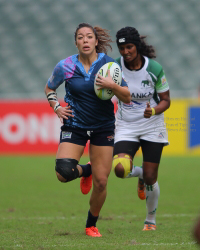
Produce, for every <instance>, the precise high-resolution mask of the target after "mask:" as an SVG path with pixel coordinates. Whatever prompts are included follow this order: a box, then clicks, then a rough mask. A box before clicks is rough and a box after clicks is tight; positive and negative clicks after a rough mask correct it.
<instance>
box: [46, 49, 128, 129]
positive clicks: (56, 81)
mask: <svg viewBox="0 0 200 250" xmlns="http://www.w3.org/2000/svg"><path fill="white" fill-rule="evenodd" d="M107 62H116V61H115V60H114V59H112V58H111V57H109V56H107V55H106V54H104V53H99V54H98V59H97V60H96V61H95V62H93V64H92V66H91V67H90V70H89V71H88V73H86V71H85V69H84V67H83V65H82V64H81V63H80V62H79V61H78V54H76V55H73V56H70V57H68V58H66V59H64V60H61V61H60V62H59V63H58V64H57V65H56V66H55V68H54V70H53V73H52V75H51V77H50V78H49V80H48V87H49V88H50V89H53V90H55V89H57V88H58V87H59V86H60V85H61V84H62V83H63V82H65V90H66V95H65V97H64V100H65V102H66V103H68V105H69V106H71V110H72V111H73V115H74V117H69V119H68V120H66V119H64V124H65V125H67V126H70V127H78V128H84V129H88V130H92V129H97V128H101V127H109V126H112V125H113V126H114V123H115V114H114V105H113V103H112V101H111V100H106V101H103V100H101V99H99V98H98V97H97V96H96V94H95V92H94V79H95V76H96V74H97V72H98V70H99V69H100V68H101V66H103V65H104V64H105V63H107ZM122 86H127V84H126V82H125V81H124V80H122Z"/></svg>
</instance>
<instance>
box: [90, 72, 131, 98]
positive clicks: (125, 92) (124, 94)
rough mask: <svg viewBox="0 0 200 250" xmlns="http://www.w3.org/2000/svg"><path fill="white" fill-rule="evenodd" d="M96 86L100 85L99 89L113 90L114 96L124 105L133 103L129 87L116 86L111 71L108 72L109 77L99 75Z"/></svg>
mask: <svg viewBox="0 0 200 250" xmlns="http://www.w3.org/2000/svg"><path fill="white" fill-rule="evenodd" d="M122 81H124V80H122ZM95 84H96V85H98V87H99V88H98V89H102V88H106V89H111V90H112V91H113V93H114V95H115V96H116V97H117V98H118V99H119V100H120V101H122V102H124V103H129V102H130V101H131V94H130V91H129V89H128V87H127V86H120V85H118V84H116V83H115V82H114V81H113V79H112V77H111V75H110V70H108V76H107V77H103V76H101V75H99V76H98V78H97V80H96V83H95Z"/></svg>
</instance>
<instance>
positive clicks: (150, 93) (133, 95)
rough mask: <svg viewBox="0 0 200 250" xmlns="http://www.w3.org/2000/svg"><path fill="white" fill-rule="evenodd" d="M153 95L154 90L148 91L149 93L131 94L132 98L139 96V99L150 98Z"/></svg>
mask: <svg viewBox="0 0 200 250" xmlns="http://www.w3.org/2000/svg"><path fill="white" fill-rule="evenodd" d="M151 96H153V92H148V93H132V94H131V97H132V98H137V99H143V98H149V97H151Z"/></svg>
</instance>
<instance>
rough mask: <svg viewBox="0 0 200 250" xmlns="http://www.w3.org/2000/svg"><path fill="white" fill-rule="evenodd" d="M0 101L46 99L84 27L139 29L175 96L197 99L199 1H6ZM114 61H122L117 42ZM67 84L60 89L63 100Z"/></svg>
mask: <svg viewBox="0 0 200 250" xmlns="http://www.w3.org/2000/svg"><path fill="white" fill-rule="evenodd" d="M0 20H1V22H0V37H1V45H0V60H1V69H0V79H1V83H0V98H1V99H3V98H39V99H40V98H45V96H44V85H45V83H46V81H47V79H48V78H49V76H50V75H51V72H52V70H53V68H54V66H55V65H56V63H57V62H58V61H59V60H61V59H63V58H65V57H67V56H69V55H71V54H74V53H76V52H77V50H76V47H75V46H74V37H73V34H74V31H75V29H76V26H77V25H78V24H79V23H81V22H88V23H91V24H92V25H100V26H102V27H104V28H107V29H109V30H110V32H111V35H112V38H113V40H115V33H116V31H117V30H118V29H120V28H122V27H124V26H135V27H136V28H137V29H138V30H139V32H140V34H141V35H147V37H148V42H149V43H150V44H152V45H154V46H155V48H156V51H157V61H158V62H160V63H161V64H162V66H163V68H164V70H165V72H166V75H167V79H168V82H169V84H170V89H171V96H172V97H197V89H198V86H199V82H200V73H199V72H200V60H199V58H200V49H199V48H200V28H199V23H200V2H199V0H190V1H187V0H178V1H173V0H162V1H159V0H151V1H149V0H140V1H132V0H124V1H120V0H110V1H106V0H101V1H97V0H87V1H81V0H59V1H53V0H35V1H28V0H7V1H6V0H0ZM109 55H110V56H112V57H114V58H115V57H118V55H119V54H118V50H117V47H116V44H115V43H113V51H112V52H111V53H109ZM63 89H64V85H62V86H61V87H60V88H59V89H58V94H59V96H60V97H62V95H63Z"/></svg>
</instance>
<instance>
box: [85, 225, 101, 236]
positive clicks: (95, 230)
mask: <svg viewBox="0 0 200 250" xmlns="http://www.w3.org/2000/svg"><path fill="white" fill-rule="evenodd" d="M85 233H86V235H88V236H91V237H101V236H102V235H101V234H100V232H99V230H98V228H97V227H86V229H85Z"/></svg>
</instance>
